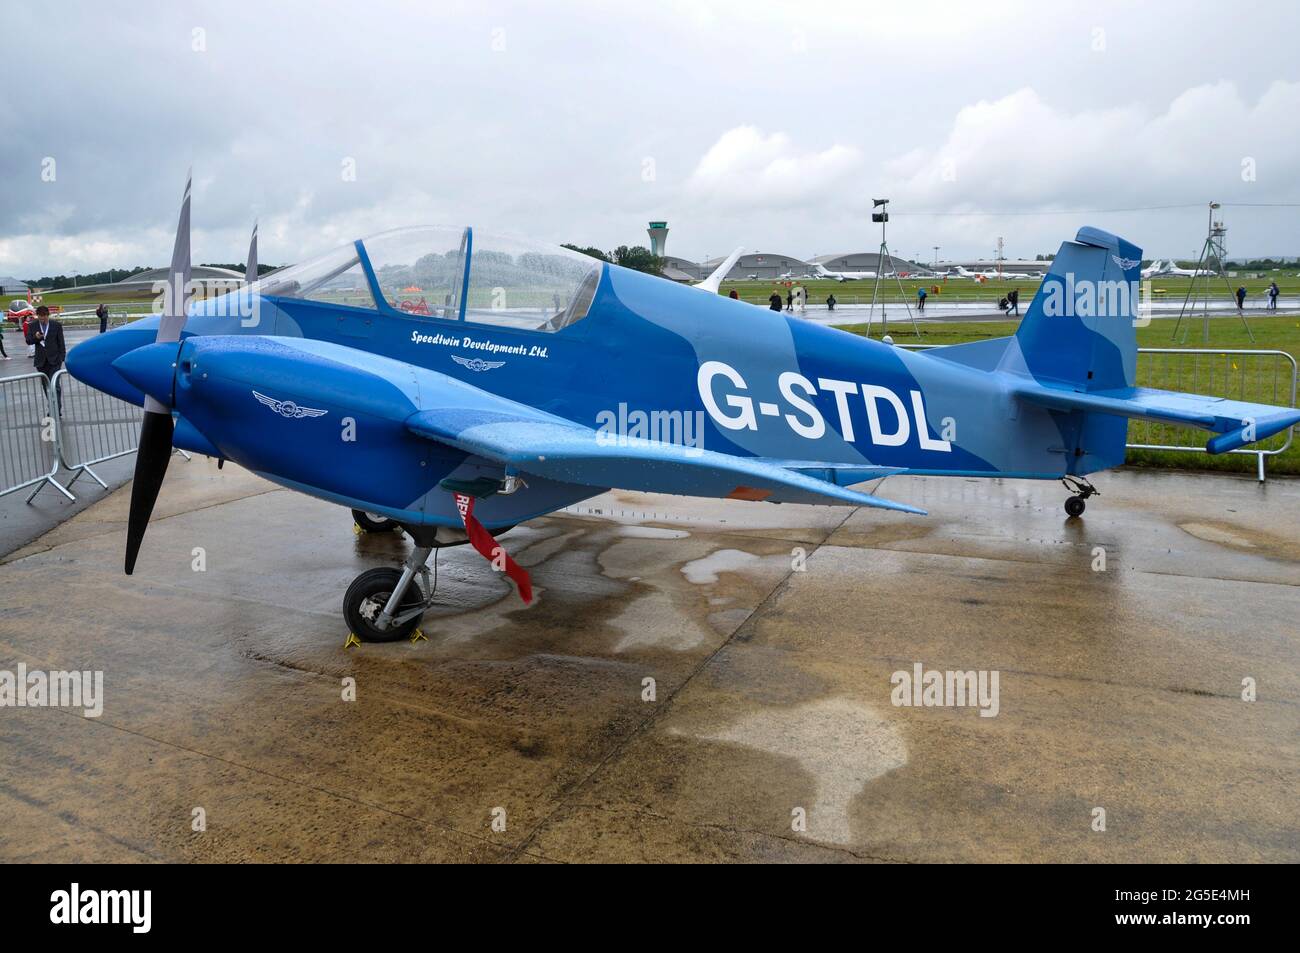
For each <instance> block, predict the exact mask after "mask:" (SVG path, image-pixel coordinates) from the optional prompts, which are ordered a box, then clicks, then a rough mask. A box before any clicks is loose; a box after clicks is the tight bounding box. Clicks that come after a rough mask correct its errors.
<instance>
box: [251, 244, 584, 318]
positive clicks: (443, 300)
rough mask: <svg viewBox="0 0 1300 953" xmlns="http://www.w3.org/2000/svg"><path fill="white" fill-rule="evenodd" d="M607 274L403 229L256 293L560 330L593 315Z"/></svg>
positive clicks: (273, 279) (527, 247)
mask: <svg viewBox="0 0 1300 953" xmlns="http://www.w3.org/2000/svg"><path fill="white" fill-rule="evenodd" d="M602 269H603V264H602V262H600V261H599V260H598V259H595V258H591V257H589V256H587V255H584V254H582V253H580V252H575V251H570V250H569V249H567V248H559V247H556V246H552V245H546V244H542V243H537V242H531V241H528V240H526V239H520V238H513V237H507V236H500V235H483V234H479V233H476V232H474V231H473V230H472V229H469V228H447V227H437V226H434V227H420V228H399V229H394V230H393V231H389V232H382V233H380V234H378V235H374V236H372V237H370V238H365V239H362V240H360V241H358V242H354V243H353V244H351V245H348V246H345V247H343V248H340V249H337V250H335V251H332V252H328V253H327V254H324V255H321V256H319V257H317V258H312V259H310V260H308V261H305V262H302V263H300V264H297V265H293V266H291V267H289V268H284V269H281V270H280V271H277V272H274V273H272V274H269V275H267V276H266V277H264V278H262V279H261V280H260V281H258V282H256V283H255V284H254V285H253V286H252V288H251V290H252V291H253V292H254V293H256V294H261V295H265V296H268V297H280V298H299V299H303V300H307V301H320V302H326V303H329V304H336V305H345V306H347V307H353V308H370V309H384V310H389V311H397V312H401V313H404V314H406V315H409V316H410V317H412V318H416V319H419V318H439V319H442V320H445V321H469V322H473V323H477V324H494V325H499V326H503V327H510V328H520V329H525V330H533V331H558V330H560V329H561V328H564V327H567V326H568V325H570V324H572V323H574V322H575V321H579V320H581V319H582V318H584V317H586V316H587V311H588V310H589V309H590V307H591V302H592V299H593V298H594V297H595V294H596V288H597V286H598V285H599V284H600V277H601V274H602ZM376 296H378V301H379V303H376Z"/></svg>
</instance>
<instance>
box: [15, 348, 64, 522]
mask: <svg viewBox="0 0 1300 953" xmlns="http://www.w3.org/2000/svg"><path fill="white" fill-rule="evenodd" d="M55 416H56V415H55V414H54V412H53V409H52V408H51V406H50V389H49V382H48V381H47V380H46V378H45V375H44V374H35V373H33V374H20V375H18V376H17V377H6V378H2V379H0V496H3V495H4V494H6V493H12V492H13V491H14V490H20V489H22V488H23V487H28V486H35V487H36V489H35V490H33V491H32V494H31V496H29V497H28V498H27V499H28V501H29V502H30V500H31V499H32V497H35V496H36V494H37V493H38V492H40V489H41V487H43V486H45V484H47V483H49V484H51V485H53V486H54V487H56V488H57V489H58V490H59V491H60V492H61V493H63V495H64V496H66V497H68V498H69V499H72V494H71V493H69V492H68V491H67V490H66V489H64V488H63V486H61V485H60V484H59V483H58V482H57V481H56V480H55V479H54V475H55V474H56V473H57V472H58V469H59V451H58V427H57V425H56V423H55Z"/></svg>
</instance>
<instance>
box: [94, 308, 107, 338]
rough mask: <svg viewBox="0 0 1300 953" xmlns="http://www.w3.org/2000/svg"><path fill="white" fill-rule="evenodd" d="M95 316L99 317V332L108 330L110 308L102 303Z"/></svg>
mask: <svg viewBox="0 0 1300 953" xmlns="http://www.w3.org/2000/svg"><path fill="white" fill-rule="evenodd" d="M95 317H97V318H99V333H100V334H103V333H104V332H105V331H107V330H108V308H107V307H106V306H105V305H104V304H102V303H101V304H100V306H99V307H98V308H96V309H95Z"/></svg>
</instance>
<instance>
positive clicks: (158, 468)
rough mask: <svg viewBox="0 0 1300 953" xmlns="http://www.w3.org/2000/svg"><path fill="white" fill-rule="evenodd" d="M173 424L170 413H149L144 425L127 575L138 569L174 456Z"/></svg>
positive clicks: (133, 496) (128, 541)
mask: <svg viewBox="0 0 1300 953" xmlns="http://www.w3.org/2000/svg"><path fill="white" fill-rule="evenodd" d="M174 427H175V424H173V423H172V415H171V414H170V413H162V414H156V413H150V412H146V413H145V415H144V420H143V422H142V423H141V424H140V447H139V449H138V450H137V451H136V454H135V479H134V480H133V481H132V483H131V510H130V513H129V515H128V516H127V522H126V574H127V575H128V576H129V575H131V574H132V573H133V572H135V559H136V556H138V555H139V554H140V543H141V542H142V541H143V540H144V531H145V530H146V529H148V528H149V517H150V516H152V515H153V507H154V504H155V503H156V502H158V491H159V490H161V489H162V483H163V477H164V476H166V474H167V464H168V463H169V462H170V461H171V458H172V430H173V429H174Z"/></svg>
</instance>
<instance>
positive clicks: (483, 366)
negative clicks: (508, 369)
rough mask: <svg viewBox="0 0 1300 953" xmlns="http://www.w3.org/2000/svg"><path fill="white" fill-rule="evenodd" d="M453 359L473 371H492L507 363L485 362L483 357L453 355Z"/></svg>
mask: <svg viewBox="0 0 1300 953" xmlns="http://www.w3.org/2000/svg"><path fill="white" fill-rule="evenodd" d="M451 359H452V360H453V361H455V362H456V363H457V364H459V365H460V366H461V367H468V368H469V369H470V370H471V371H490V370H492V369H493V368H495V367H501V366H502V365H504V364H505V361H485V360H483V358H481V357H459V356H457V355H455V354H453V355H451Z"/></svg>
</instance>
